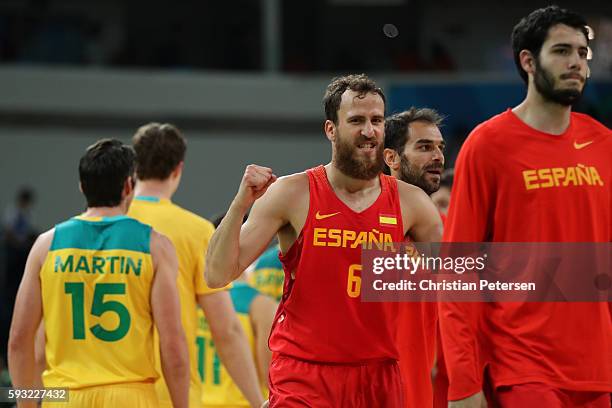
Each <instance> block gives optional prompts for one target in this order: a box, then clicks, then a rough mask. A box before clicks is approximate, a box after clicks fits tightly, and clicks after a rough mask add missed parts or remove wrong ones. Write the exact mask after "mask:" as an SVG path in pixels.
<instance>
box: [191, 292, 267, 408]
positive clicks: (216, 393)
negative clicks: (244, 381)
mask: <svg viewBox="0 0 612 408" xmlns="http://www.w3.org/2000/svg"><path fill="white" fill-rule="evenodd" d="M259 295H260V293H259V292H258V291H257V290H255V289H254V288H252V287H250V286H249V285H248V284H246V283H244V282H234V286H233V287H232V288H231V289H230V296H231V298H232V303H233V304H234V309H235V310H236V313H237V315H238V319H239V320H240V324H241V325H242V328H243V329H244V333H245V334H246V337H247V340H248V342H249V345H250V347H251V353H252V354H253V355H255V335H254V332H253V327H252V325H251V320H250V317H249V309H250V308H251V303H252V302H253V300H254V299H255V298H256V297H257V296H259ZM198 319H199V327H198V337H197V339H196V343H197V346H198V372H199V375H200V380H201V381H202V405H203V406H204V407H224V408H230V407H249V406H250V405H249V402H248V401H247V400H246V398H245V397H244V395H242V392H241V391H240V389H239V388H238V386H237V385H236V384H235V383H234V382H233V381H232V378H231V377H230V375H229V373H228V372H227V370H226V368H225V367H224V366H223V364H222V363H221V360H220V359H219V355H218V354H217V350H216V349H215V343H214V341H213V339H212V336H211V334H210V328H209V327H208V322H207V321H206V317H205V316H204V313H203V312H202V310H201V309H198ZM261 390H262V393H263V395H264V397H267V395H268V388H267V385H266V384H263V385H262V387H261Z"/></svg>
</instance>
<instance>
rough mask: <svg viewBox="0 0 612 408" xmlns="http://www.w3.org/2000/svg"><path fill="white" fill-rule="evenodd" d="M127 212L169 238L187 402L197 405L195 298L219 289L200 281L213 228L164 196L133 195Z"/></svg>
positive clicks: (162, 388) (160, 388)
mask: <svg viewBox="0 0 612 408" xmlns="http://www.w3.org/2000/svg"><path fill="white" fill-rule="evenodd" d="M128 215H129V216H131V217H134V218H136V219H137V220H139V221H140V222H143V223H145V224H148V225H151V226H152V227H153V228H155V230H156V231H159V232H160V233H162V234H164V235H165V236H166V237H168V238H169V239H170V241H172V243H173V244H174V247H175V249H176V255H177V257H178V261H179V274H178V280H177V285H178V291H179V298H180V300H181V320H182V323H183V328H184V329H185V337H186V339H187V345H188V349H189V361H190V363H191V367H190V387H189V401H190V406H191V407H194V406H199V401H200V395H201V393H202V391H201V383H200V380H199V376H198V366H197V354H196V329H197V324H198V320H197V315H196V309H197V299H196V295H200V294H208V293H213V292H216V291H218V290H223V289H210V288H209V287H208V286H207V285H206V283H205V281H204V263H205V258H204V257H205V254H206V249H207V248H208V242H209V241H210V238H211V237H212V234H213V232H214V230H215V228H214V226H213V225H212V223H210V222H209V221H207V220H205V219H204V218H202V217H200V216H198V215H196V214H193V213H192V212H189V211H187V210H185V209H183V208H181V207H179V206H178V205H176V204H174V203H172V202H171V201H170V200H167V199H159V198H157V197H148V196H146V197H144V196H141V197H135V198H134V200H133V201H132V205H131V206H130V209H129V211H128ZM155 356H156V364H157V368H158V369H159V370H160V373H161V372H162V371H161V360H160V358H159V341H156V353H155ZM156 390H157V395H158V397H159V400H160V403H161V404H162V405H163V404H165V405H168V404H169V403H170V401H171V400H170V394H169V392H168V388H167V386H166V383H165V381H164V379H163V376H162V377H160V378H159V380H158V381H157V383H156Z"/></svg>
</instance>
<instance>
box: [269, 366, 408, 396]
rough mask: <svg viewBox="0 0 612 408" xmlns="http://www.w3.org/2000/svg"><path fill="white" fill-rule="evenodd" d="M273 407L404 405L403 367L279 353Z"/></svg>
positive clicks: (272, 377) (272, 385)
mask: <svg viewBox="0 0 612 408" xmlns="http://www.w3.org/2000/svg"><path fill="white" fill-rule="evenodd" d="M270 407H282V408H285V407H316V408H337V407H351V408H376V407H380V408H403V407H404V396H403V385H402V377H401V374H400V369H399V367H398V365H397V362H396V361H382V362H376V363H364V364H350V365H349V364H324V363H315V362H306V361H302V360H296V359H293V358H291V357H287V356H276V358H274V360H272V363H271V364H270Z"/></svg>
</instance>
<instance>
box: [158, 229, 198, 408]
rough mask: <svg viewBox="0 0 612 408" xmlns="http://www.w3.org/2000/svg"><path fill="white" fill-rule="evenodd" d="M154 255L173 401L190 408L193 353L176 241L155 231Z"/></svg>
mask: <svg viewBox="0 0 612 408" xmlns="http://www.w3.org/2000/svg"><path fill="white" fill-rule="evenodd" d="M151 255H152V257H153V263H154V265H155V277H154V279H153V287H152V288H151V308H152V311H153V319H154V320H155V325H156V326H157V331H158V332H159V347H160V355H161V365H162V371H163V374H164V379H165V380H166V384H167V385H168V391H169V392H170V398H171V399H172V404H173V405H174V407H175V408H183V407H185V408H186V407H188V406H189V354H188V351H187V340H186V339H185V332H184V331H183V326H182V324H181V309H180V303H179V295H178V289H177V287H176V277H177V273H178V260H177V258H176V253H175V251H174V247H173V246H172V243H171V242H170V241H169V240H168V238H166V237H164V236H163V235H160V234H159V233H157V232H155V231H153V232H152V234H151Z"/></svg>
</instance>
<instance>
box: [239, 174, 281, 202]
mask: <svg viewBox="0 0 612 408" xmlns="http://www.w3.org/2000/svg"><path fill="white" fill-rule="evenodd" d="M275 181H276V175H275V174H274V173H272V169H271V168H269V167H263V166H258V165H256V164H249V165H248V166H247V167H246V169H245V171H244V176H242V181H241V182H240V187H239V188H238V194H236V199H235V201H237V203H238V204H240V205H241V206H244V207H245V208H249V207H250V206H251V205H253V203H254V202H255V200H257V199H258V198H259V197H261V196H262V195H263V194H264V193H265V192H266V190H267V189H268V187H270V185H271V184H272V183H274V182H275Z"/></svg>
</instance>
